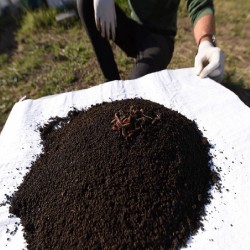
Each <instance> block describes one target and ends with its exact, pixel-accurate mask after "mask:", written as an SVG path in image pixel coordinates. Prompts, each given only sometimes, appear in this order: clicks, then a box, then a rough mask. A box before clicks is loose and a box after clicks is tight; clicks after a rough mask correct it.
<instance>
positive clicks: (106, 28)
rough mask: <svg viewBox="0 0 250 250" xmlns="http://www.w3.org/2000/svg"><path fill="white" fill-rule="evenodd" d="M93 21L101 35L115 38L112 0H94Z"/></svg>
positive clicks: (114, 16)
mask: <svg viewBox="0 0 250 250" xmlns="http://www.w3.org/2000/svg"><path fill="white" fill-rule="evenodd" d="M94 11H95V23H96V27H97V29H98V30H99V31H100V32H101V35H102V37H106V38H107V39H112V40H114V39H115V28H116V12H115V3H114V0H94Z"/></svg>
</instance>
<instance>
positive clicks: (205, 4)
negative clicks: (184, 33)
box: [187, 0, 214, 25]
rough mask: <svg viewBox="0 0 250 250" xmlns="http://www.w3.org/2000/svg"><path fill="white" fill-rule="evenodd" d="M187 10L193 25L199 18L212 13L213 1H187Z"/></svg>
mask: <svg viewBox="0 0 250 250" xmlns="http://www.w3.org/2000/svg"><path fill="white" fill-rule="evenodd" d="M187 10H188V13H189V17H190V18H191V21H192V23H193V25H195V24H196V22H197V21H198V20H199V19H200V18H201V17H203V16H205V15H208V14H213V13H214V4H213V0H187Z"/></svg>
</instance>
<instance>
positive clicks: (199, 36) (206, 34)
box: [194, 14, 215, 46]
mask: <svg viewBox="0 0 250 250" xmlns="http://www.w3.org/2000/svg"><path fill="white" fill-rule="evenodd" d="M212 35H215V24H214V15H213V14H209V15H205V16H203V17H201V18H200V19H199V20H198V21H197V23H196V24H195V26H194V38H195V41H196V44H197V46H198V45H199V43H201V42H202V41H210V42H212V37H211V36H212Z"/></svg>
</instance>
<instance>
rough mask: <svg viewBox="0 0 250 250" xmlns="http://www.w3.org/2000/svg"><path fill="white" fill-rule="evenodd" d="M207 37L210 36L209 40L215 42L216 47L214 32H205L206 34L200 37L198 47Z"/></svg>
mask: <svg viewBox="0 0 250 250" xmlns="http://www.w3.org/2000/svg"><path fill="white" fill-rule="evenodd" d="M205 37H208V38H209V41H210V42H211V43H212V44H213V46H214V47H216V39H215V35H213V34H204V35H203V36H201V37H200V39H199V42H198V45H197V47H198V48H199V46H200V43H201V41H202V39H203V38H205Z"/></svg>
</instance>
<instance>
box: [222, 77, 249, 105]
mask: <svg viewBox="0 0 250 250" xmlns="http://www.w3.org/2000/svg"><path fill="white" fill-rule="evenodd" d="M234 78H235V75H234V73H233V74H231V73H227V74H226V76H225V77H224V80H223V82H222V85H223V86H224V87H225V88H227V89H229V90H231V91H232V92H234V93H235V94H236V95H237V96H238V97H239V98H240V100H241V101H242V102H243V103H245V104H246V105H247V106H248V107H250V89H247V88H246V87H245V84H244V81H243V80H242V79H240V80H235V79H234Z"/></svg>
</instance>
